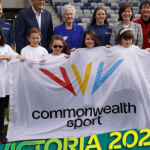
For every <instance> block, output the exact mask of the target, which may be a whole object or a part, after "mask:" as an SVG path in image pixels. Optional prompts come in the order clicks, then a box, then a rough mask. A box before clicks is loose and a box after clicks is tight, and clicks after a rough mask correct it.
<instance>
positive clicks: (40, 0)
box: [15, 0, 53, 54]
mask: <svg viewBox="0 0 150 150" xmlns="http://www.w3.org/2000/svg"><path fill="white" fill-rule="evenodd" d="M31 3H32V6H31V7H29V8H27V9H24V10H21V11H20V12H19V16H18V19H17V23H16V33H15V35H16V51H17V52H18V53H19V54H20V52H21V50H22V48H23V47H25V46H27V45H29V44H30V43H29V41H28V40H27V35H28V31H29V30H30V29H31V28H33V27H37V28H39V29H40V30H41V32H42V40H41V42H40V45H41V46H43V47H44V48H46V49H47V50H48V48H49V43H50V41H51V37H52V35H53V23H52V17H51V13H50V12H49V11H47V10H44V9H43V7H44V5H45V0H31Z"/></svg>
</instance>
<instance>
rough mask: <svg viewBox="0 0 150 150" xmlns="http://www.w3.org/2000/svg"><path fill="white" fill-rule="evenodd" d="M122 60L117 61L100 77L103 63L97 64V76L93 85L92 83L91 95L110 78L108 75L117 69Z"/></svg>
mask: <svg viewBox="0 0 150 150" xmlns="http://www.w3.org/2000/svg"><path fill="white" fill-rule="evenodd" d="M123 60H124V59H121V60H118V61H117V62H116V63H115V64H114V65H113V66H112V67H111V68H110V69H109V70H108V71H107V73H106V74H105V75H104V76H103V77H101V75H102V71H103V67H104V63H105V61H102V62H101V63H100V64H99V67H98V71H97V75H96V79H95V83H94V87H93V90H92V94H91V95H93V94H94V93H95V92H96V91H97V89H98V88H99V87H100V86H101V85H102V84H103V83H104V82H105V81H106V80H107V79H108V78H109V77H110V75H111V74H112V73H113V72H114V71H115V70H116V69H117V67H118V66H119V65H120V64H121V63H122V61H123Z"/></svg>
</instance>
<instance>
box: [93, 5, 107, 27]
mask: <svg viewBox="0 0 150 150" xmlns="http://www.w3.org/2000/svg"><path fill="white" fill-rule="evenodd" d="M98 10H104V11H105V16H106V18H105V20H104V23H106V24H108V25H109V21H108V20H107V13H106V10H105V9H104V8H103V7H101V6H99V7H97V8H96V9H95V10H94V13H93V17H92V21H91V24H90V26H92V25H93V24H96V18H95V16H96V13H97V11H98Z"/></svg>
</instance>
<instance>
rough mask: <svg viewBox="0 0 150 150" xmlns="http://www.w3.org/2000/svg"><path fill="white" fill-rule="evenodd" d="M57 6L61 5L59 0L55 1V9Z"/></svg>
mask: <svg viewBox="0 0 150 150" xmlns="http://www.w3.org/2000/svg"><path fill="white" fill-rule="evenodd" d="M57 6H61V2H55V10H56V11H57Z"/></svg>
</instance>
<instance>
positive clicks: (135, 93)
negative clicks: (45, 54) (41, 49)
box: [7, 45, 150, 141]
mask: <svg viewBox="0 0 150 150" xmlns="http://www.w3.org/2000/svg"><path fill="white" fill-rule="evenodd" d="M149 65H150V54H149V52H148V51H146V50H145V51H144V50H141V49H139V48H138V47H136V46H131V47H130V48H124V47H122V46H119V45H118V46H115V47H112V48H110V49H107V48H105V47H95V48H90V49H89V48H84V49H78V50H76V51H75V52H73V53H72V54H71V57H70V58H69V59H65V58H62V59H58V60H57V61H56V60H51V61H50V60H49V62H45V63H38V62H34V61H29V60H26V61H25V62H23V63H22V62H20V61H19V60H13V61H11V62H10V78H11V83H12V95H11V101H10V123H9V127H8V133H7V138H8V140H9V141H18V140H27V139H49V138H64V137H80V136H89V135H91V134H100V133H105V132H113V131H120V130H129V129H133V128H137V129H142V128H149V127H150V112H149V111H150V69H149Z"/></svg>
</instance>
